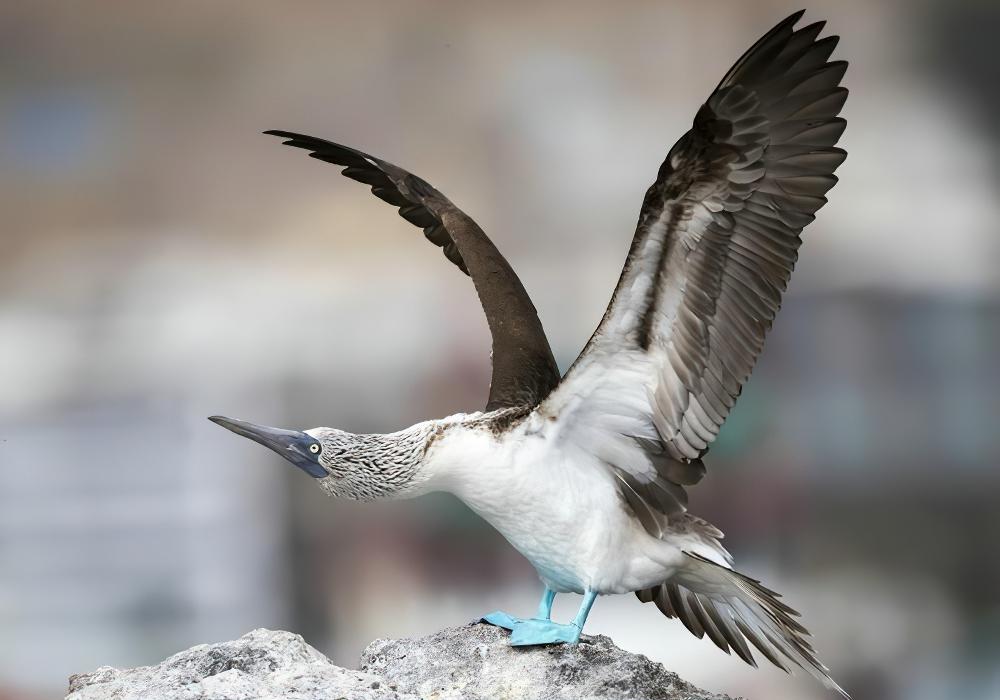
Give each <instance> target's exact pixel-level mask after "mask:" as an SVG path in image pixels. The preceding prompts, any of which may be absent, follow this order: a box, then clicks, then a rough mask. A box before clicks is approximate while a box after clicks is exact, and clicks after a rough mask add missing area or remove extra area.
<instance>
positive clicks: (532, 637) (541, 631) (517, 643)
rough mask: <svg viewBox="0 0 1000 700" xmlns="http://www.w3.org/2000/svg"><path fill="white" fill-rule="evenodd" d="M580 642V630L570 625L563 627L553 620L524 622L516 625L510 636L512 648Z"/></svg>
mask: <svg viewBox="0 0 1000 700" xmlns="http://www.w3.org/2000/svg"><path fill="white" fill-rule="evenodd" d="M579 641H580V628H579V627H577V626H576V625H574V624H572V623H570V624H568V625H561V624H559V623H558V622H553V621H552V620H539V619H532V620H524V621H523V622H521V624H519V625H515V626H514V629H513V630H511V634H510V645H511V646H512V647H524V646H533V645H538V644H576V643H577V642H579Z"/></svg>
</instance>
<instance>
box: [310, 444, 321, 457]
mask: <svg viewBox="0 0 1000 700" xmlns="http://www.w3.org/2000/svg"><path fill="white" fill-rule="evenodd" d="M309 451H310V452H312V453H313V454H314V455H318V454H319V445H318V444H317V443H315V442H314V443H313V444H311V445H309Z"/></svg>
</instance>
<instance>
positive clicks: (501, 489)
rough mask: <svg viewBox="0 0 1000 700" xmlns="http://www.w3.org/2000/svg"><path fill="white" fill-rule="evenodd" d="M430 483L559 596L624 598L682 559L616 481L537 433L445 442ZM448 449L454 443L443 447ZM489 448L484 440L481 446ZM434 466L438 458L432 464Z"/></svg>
mask: <svg viewBox="0 0 1000 700" xmlns="http://www.w3.org/2000/svg"><path fill="white" fill-rule="evenodd" d="M444 442H445V443H446V444H441V445H439V446H438V449H439V450H440V453H439V455H440V457H441V458H442V461H447V462H449V463H450V464H449V466H448V467H447V468H445V469H444V470H442V473H441V478H440V479H435V481H437V482H438V483H436V484H435V486H436V487H437V488H441V489H442V490H447V491H451V492H452V493H454V494H455V495H457V496H458V497H459V498H461V499H462V500H463V501H464V502H465V503H466V504H468V506H469V507H470V508H472V509H473V510H474V511H475V512H476V513H477V514H479V515H480V516H481V517H482V518H483V519H484V520H486V521H487V522H489V523H490V524H491V525H492V526H493V527H495V528H496V529H497V530H498V531H499V532H500V533H501V534H502V535H503V536H504V537H505V538H506V539H507V541H508V542H510V543H511V545H513V546H514V548H516V549H517V550H518V551H519V552H520V553H521V554H522V555H524V556H525V557H526V558H527V559H528V561H530V562H531V563H532V565H533V566H534V567H535V569H536V570H537V571H538V574H539V576H540V577H541V579H542V581H543V582H545V584H546V585H548V586H549V587H550V588H552V589H553V590H555V591H557V592H561V593H567V592H573V593H582V592H584V591H585V590H591V591H596V592H598V593H626V592H629V591H634V590H639V589H641V588H647V587H649V586H652V585H655V584H658V583H661V582H663V581H664V580H665V579H666V578H668V577H669V576H670V575H671V574H672V573H673V571H674V566H675V565H676V563H677V562H679V561H680V552H679V550H677V549H676V548H675V547H673V546H671V545H669V544H667V543H665V542H662V541H660V540H658V539H656V538H653V537H651V536H650V535H649V534H648V533H647V532H646V531H645V530H644V529H643V528H642V526H641V525H640V524H639V523H638V521H636V520H635V518H633V517H632V516H631V515H630V514H629V513H628V512H627V511H626V510H625V508H623V503H622V500H621V497H620V496H619V494H618V487H617V484H616V483H615V480H614V476H613V475H612V474H611V473H610V472H609V471H608V470H607V469H606V468H605V467H603V466H602V465H600V464H597V463H593V462H591V461H590V460H588V459H587V458H586V455H579V456H578V457H577V458H576V459H573V458H572V457H570V456H567V455H562V454H557V453H555V452H554V450H553V449H552V448H551V446H550V445H549V444H548V443H547V442H546V441H545V440H543V439H542V438H540V437H533V436H528V437H516V438H515V439H507V440H503V442H502V443H498V442H497V441H496V440H495V439H494V438H493V436H491V435H489V434H483V433H464V434H459V435H456V436H455V438H454V439H449V438H446V439H445V441H444ZM448 443H450V444H448ZM479 443H485V444H479ZM435 461H438V460H435Z"/></svg>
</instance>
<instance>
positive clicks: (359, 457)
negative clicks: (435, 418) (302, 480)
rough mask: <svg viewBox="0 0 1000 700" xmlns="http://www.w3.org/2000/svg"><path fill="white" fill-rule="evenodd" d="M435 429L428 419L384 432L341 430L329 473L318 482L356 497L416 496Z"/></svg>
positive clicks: (420, 489) (334, 492) (331, 491)
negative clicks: (358, 432) (370, 432)
mask: <svg viewBox="0 0 1000 700" xmlns="http://www.w3.org/2000/svg"><path fill="white" fill-rule="evenodd" d="M434 432H435V425H434V423H433V422H427V423H418V424H417V425H414V426H411V427H409V428H406V429H405V430H401V431H399V432H397V433H388V434H384V435H382V434H370V435H358V434H354V433H343V434H342V440H341V441H338V444H337V445H336V446H335V447H334V448H333V449H334V451H333V457H332V459H331V460H330V461H331V462H332V463H333V466H332V467H329V466H328V468H329V470H330V476H329V477H328V478H325V479H322V480H321V481H320V486H321V487H322V488H323V490H324V491H326V492H327V493H328V494H329V495H331V496H334V497H337V498H349V499H352V500H356V501H374V500H378V499H390V498H409V497H412V496H417V495H419V494H421V493H423V492H424V491H425V490H426V489H425V488H424V485H425V482H426V481H427V478H428V476H429V475H428V474H427V470H426V469H422V467H423V466H424V457H425V455H426V452H427V449H428V446H429V444H430V442H431V437H432V436H433V435H434ZM326 449H327V447H326V446H324V450H326Z"/></svg>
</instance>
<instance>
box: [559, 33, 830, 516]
mask: <svg viewBox="0 0 1000 700" xmlns="http://www.w3.org/2000/svg"><path fill="white" fill-rule="evenodd" d="M801 15H802V13H796V14H795V15H793V16H791V17H789V18H788V19H786V20H784V21H783V22H781V23H780V24H778V25H777V26H776V27H775V28H774V29H772V30H771V31H770V32H768V33H767V34H766V35H764V37H763V38H761V39H760V40H759V41H758V42H757V43H756V44H754V46H753V47H752V48H751V49H750V50H749V51H748V52H747V53H746V54H744V56H743V57H742V58H741V59H740V60H739V61H737V63H736V64H735V65H734V66H733V68H731V69H730V70H729V71H728V73H727V74H726V76H725V78H723V80H722V82H721V83H720V84H719V86H718V87H717V88H716V89H715V91H714V92H713V93H712V95H711V96H710V97H709V98H708V100H707V101H706V103H705V104H704V105H703V106H702V107H701V108H700V109H699V110H698V113H697V115H696V117H695V119H694V125H693V127H692V129H691V130H690V131H689V132H688V133H686V134H685V135H684V136H682V137H681V139H680V140H679V141H678V142H677V143H676V144H675V145H674V147H673V148H672V149H671V150H670V152H669V154H668V155H667V158H666V160H665V161H664V163H663V165H662V166H661V167H660V170H659V173H658V175H657V178H656V181H655V182H654V183H653V185H652V186H651V187H650V188H649V190H648V191H647V193H646V196H645V198H644V200H643V205H642V210H641V212H640V215H639V223H638V226H637V229H636V233H635V236H634V238H633V241H632V246H631V248H630V250H629V254H628V258H627V260H626V263H625V267H624V269H623V271H622V275H621V278H620V280H619V283H618V286H617V287H616V289H615V293H614V295H613V297H612V300H611V303H610V304H609V306H608V309H607V311H606V313H605V315H604V318H603V319H602V321H601V324H600V325H599V326H598V328H597V330H596V331H595V333H594V335H593V337H592V338H591V339H590V342H589V343H588V345H587V347H586V348H585V349H584V351H583V353H581V355H580V357H579V358H578V359H577V361H576V362H575V363H574V365H573V367H572V368H571V369H570V371H569V372H567V374H566V376H565V377H564V378H563V381H562V383H561V384H560V386H559V387H557V389H556V390H555V391H554V392H553V394H552V395H551V396H550V397H549V398H548V399H546V401H545V402H544V403H543V404H542V407H541V409H540V410H542V411H544V412H545V414H546V415H547V416H548V417H550V418H557V419H558V420H560V421H567V422H570V424H571V425H579V426H581V427H580V430H579V432H577V433H574V439H575V440H577V442H580V443H586V444H587V445H588V446H590V445H595V446H596V447H594V448H592V449H594V450H596V451H597V452H598V453H599V454H598V456H599V457H600V458H601V459H603V460H604V461H606V462H607V463H608V464H610V465H611V466H612V467H613V468H614V469H615V471H616V473H618V474H619V476H620V477H621V473H622V472H625V473H628V474H629V475H630V476H631V477H632V478H628V477H625V478H622V481H623V483H625V484H626V485H628V486H629V488H628V489H625V488H623V495H624V497H625V498H626V500H630V502H631V501H635V500H636V498H641V499H644V500H645V501H647V503H649V504H650V505H651V506H653V507H654V509H656V510H659V511H660V512H663V513H669V512H671V507H670V506H671V502H670V501H671V500H673V501H675V503H674V504H673V506H674V508H678V507H683V502H684V498H683V489H682V486H683V485H684V484H686V483H692V482H693V481H696V480H697V477H698V476H700V475H701V473H702V471H703V468H702V465H701V462H700V459H701V457H702V456H703V455H704V453H705V452H706V451H707V449H708V446H709V445H710V444H711V443H712V441H714V440H715V438H716V436H717V435H718V432H719V429H720V427H721V426H722V424H723V422H724V421H725V419H726V417H727V415H728V414H729V411H730V409H731V408H732V406H733V405H734V403H735V402H736V398H737V396H739V394H740V391H741V389H742V386H743V383H744V382H745V381H746V380H747V378H748V377H749V375H750V371H751V370H752V368H753V366H754V363H755V362H756V359H757V356H758V355H759V354H760V351H761V349H762V348H763V344H764V337H765V335H766V334H767V331H768V330H769V329H770V327H771V323H772V321H773V320H774V317H775V314H776V313H777V311H778V308H779V307H780V305H781V295H782V293H783V292H784V290H785V287H786V285H787V283H788V278H789V275H790V274H791V271H792V267H793V265H794V263H795V260H796V258H797V256H798V248H799V244H800V242H801V238H800V234H801V232H802V229H803V227H804V226H806V224H808V223H809V222H811V221H812V220H813V218H814V215H815V213H816V211H817V210H818V209H819V208H820V207H822V206H823V205H824V204H825V203H826V198H825V196H824V195H825V194H826V192H827V190H829V189H830V188H831V187H833V185H834V184H835V183H836V182H837V178H836V177H835V176H834V175H833V172H834V170H836V168H837V167H838V166H839V165H840V164H841V163H842V162H843V160H844V158H845V156H846V154H845V152H844V151H843V150H841V149H839V148H836V147H835V145H834V144H835V143H836V142H837V140H838V139H839V137H840V135H841V133H842V132H843V130H844V126H845V122H844V120H843V119H841V118H839V117H838V116H837V115H838V113H839V112H840V109H841V107H842V106H843V104H844V101H845V100H846V98H847V90H846V89H845V88H843V87H840V86H839V83H840V80H841V78H842V77H843V75H844V71H845V69H846V65H847V64H846V63H844V62H843V61H833V62H831V61H829V60H828V59H829V57H830V54H831V52H832V51H833V49H834V47H835V46H836V44H837V37H833V36H831V37H827V38H825V39H819V40H817V37H818V35H819V32H820V30H821V29H822V27H823V23H816V24H812V25H809V26H807V27H804V28H802V29H799V30H795V29H794V25H795V23H796V22H797V21H798V20H799V18H800V17H801ZM602 416H603V418H602ZM598 431H600V432H601V439H600V440H598V439H597V438H596V437H594V433H595V432H598ZM569 432H571V430H570V431H569ZM563 433H564V434H566V433H567V431H566V430H565V429H564V431H563ZM605 433H606V434H605ZM616 438H617V442H616ZM624 440H632V441H636V443H637V444H638V445H640V447H641V448H642V451H643V453H644V455H642V456H639V455H634V454H632V453H631V452H629V449H628V446H627V445H625V444H624V442H622V441H624ZM603 444H615V445H616V448H615V449H614V450H612V449H604V448H602V447H601V445H603ZM623 455H627V456H628V459H627V460H626V459H623V457H622V456H623ZM649 463H653V465H654V466H655V476H653V477H652V478H650V476H651V475H653V474H654V470H652V469H650V468H649ZM671 464H678V465H688V466H690V467H691V468H690V469H687V470H685V469H682V468H676V469H672V468H671V466H670V465H671ZM675 473H676V474H675ZM678 490H680V493H678ZM664 493H666V494H669V495H674V496H675V497H674V498H673V499H670V498H667V499H663V498H662V495H663V494H664ZM643 517H644V520H645V521H648V520H650V518H649V513H643ZM655 530H656V528H652V529H651V531H653V532H655Z"/></svg>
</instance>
